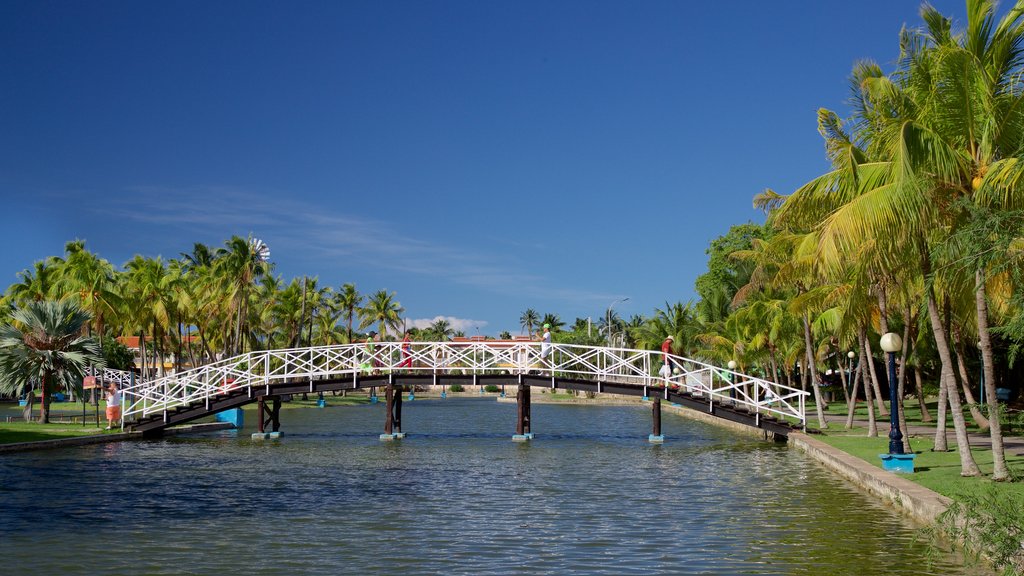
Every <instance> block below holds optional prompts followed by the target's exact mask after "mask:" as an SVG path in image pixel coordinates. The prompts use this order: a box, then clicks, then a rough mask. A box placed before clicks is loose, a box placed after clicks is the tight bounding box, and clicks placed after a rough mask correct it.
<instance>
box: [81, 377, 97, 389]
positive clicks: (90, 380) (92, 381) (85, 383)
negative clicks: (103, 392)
mask: <svg viewBox="0 0 1024 576" xmlns="http://www.w3.org/2000/svg"><path fill="white" fill-rule="evenodd" d="M99 387H100V386H99V384H97V383H96V377H95V376H86V377H85V379H83V380H82V388H84V389H86V390H88V389H90V388H99Z"/></svg>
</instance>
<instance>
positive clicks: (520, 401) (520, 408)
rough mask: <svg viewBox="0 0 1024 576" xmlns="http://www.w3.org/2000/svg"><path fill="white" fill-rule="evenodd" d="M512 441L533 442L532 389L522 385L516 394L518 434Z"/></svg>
mask: <svg viewBox="0 0 1024 576" xmlns="http://www.w3.org/2000/svg"><path fill="white" fill-rule="evenodd" d="M512 439H513V440H515V441H517V442H522V441H524V440H533V432H531V431H530V387H529V386H527V385H526V384H520V385H519V390H518V391H517V392H516V433H515V435H514V436H512Z"/></svg>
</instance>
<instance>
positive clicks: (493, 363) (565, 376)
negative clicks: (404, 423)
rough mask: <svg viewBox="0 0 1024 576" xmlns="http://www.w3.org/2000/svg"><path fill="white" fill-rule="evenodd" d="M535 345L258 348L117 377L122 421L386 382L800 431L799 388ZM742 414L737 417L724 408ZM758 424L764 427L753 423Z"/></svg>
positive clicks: (190, 415)
mask: <svg viewBox="0 0 1024 576" xmlns="http://www.w3.org/2000/svg"><path fill="white" fill-rule="evenodd" d="M541 346H542V344H541V343H539V342H509V341H470V342H412V343H409V344H403V343H402V342H374V343H372V344H369V343H357V344H345V345H336V346H316V347H309V348H292V349H287V350H264V351H254V352H247V353H245V354H241V355H239V356H235V357H232V358H228V359H225V360H220V361H218V362H214V363H211V364H207V365H204V366H200V367H198V368H194V369H191V370H187V371H184V372H180V373H177V374H174V375H169V376H164V377H161V378H156V379H150V380H134V381H125V380H124V378H121V380H120V384H121V386H122V389H123V392H124V408H123V414H124V417H125V419H126V420H128V421H129V427H135V428H139V427H140V426H142V428H141V429H147V428H150V429H151V428H154V427H161V426H169V425H173V424H178V423H182V422H183V421H185V420H193V419H195V418H198V417H202V416H205V415H210V414H213V413H215V412H218V411H220V410H223V409H225V408H227V407H233V406H238V405H242V404H245V403H248V402H253V401H256V399H257V398H259V397H269V396H272V395H278V394H294V393H302V392H310V393H314V392H323V391H326V390H353V389H361V388H362V389H365V388H376V387H383V386H387V385H388V384H394V385H403V386H431V385H432V386H448V385H452V384H455V383H459V384H464V385H478V386H481V387H482V386H484V385H485V384H499V385H502V386H504V385H515V384H526V385H529V386H533V387H538V386H540V387H545V388H551V389H558V388H561V389H570V390H584V391H588V392H595V393H599V394H600V393H614V394H629V395H634V396H643V397H645V398H647V397H657V398H664V399H666V400H669V401H672V402H678V403H681V404H684V405H688V406H690V407H692V408H695V409H701V410H706V411H707V412H710V413H712V414H716V415H722V413H723V412H724V413H725V416H724V417H728V418H729V419H732V420H737V421H743V422H744V423H747V420H749V423H750V424H752V425H755V426H761V425H762V421H763V420H769V421H771V422H773V423H778V424H779V425H782V426H787V427H790V428H805V426H806V410H805V408H806V400H807V397H808V393H807V392H805V391H802V390H799V389H796V388H792V387H789V386H785V385H782V384H778V383H775V382H770V381H768V380H764V379H762V378H758V377H755V376H751V375H747V374H742V373H739V372H735V371H732V370H729V369H725V368H720V367H717V366H713V365H711V364H708V363H705V362H701V361H697V360H692V359H689V358H684V357H681V356H676V355H668V360H669V363H670V369H668V370H666V369H665V368H664V367H663V365H664V364H665V358H666V356H665V355H664V354H663V353H662V352H660V351H652V350H636V349H627V348H609V347H603V346H579V345H569V344H552V345H551V349H550V351H549V353H548V354H547V355H546V356H544V357H542V355H541V350H542V348H541ZM730 413H731V414H733V415H734V416H736V415H740V416H742V415H745V416H744V419H742V420H738V419H737V417H734V416H730V415H729V414H730ZM762 427H763V426H762Z"/></svg>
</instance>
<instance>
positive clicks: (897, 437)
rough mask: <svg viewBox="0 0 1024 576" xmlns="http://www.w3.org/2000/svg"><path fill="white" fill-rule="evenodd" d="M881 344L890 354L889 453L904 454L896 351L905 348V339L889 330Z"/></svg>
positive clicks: (883, 336)
mask: <svg viewBox="0 0 1024 576" xmlns="http://www.w3.org/2000/svg"><path fill="white" fill-rule="evenodd" d="M880 344H881V345H882V350H885V352H886V353H887V354H888V355H889V454H903V434H902V433H901V432H900V422H899V413H900V411H899V404H898V403H897V401H896V351H897V350H902V349H903V339H902V338H900V335H899V334H897V333H895V332H887V333H885V334H883V335H882V340H881V342H880Z"/></svg>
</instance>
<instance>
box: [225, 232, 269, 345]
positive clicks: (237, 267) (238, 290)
mask: <svg viewBox="0 0 1024 576" xmlns="http://www.w3.org/2000/svg"><path fill="white" fill-rule="evenodd" d="M261 246H262V243H260V242H258V241H256V240H254V239H252V238H248V239H246V238H241V237H239V236H232V237H231V239H230V240H228V241H227V242H225V247H224V248H218V249H217V256H216V260H215V261H214V267H215V268H216V270H217V273H218V276H219V278H220V280H221V282H222V283H223V287H224V289H225V293H226V295H227V297H228V300H230V301H231V310H232V313H233V315H234V317H235V329H234V337H233V338H232V340H231V343H232V345H231V346H230V347H229V348H227V349H226V350H225V352H226V353H228V354H231V353H234V354H238V353H241V352H242V350H243V342H242V334H243V333H245V328H246V327H244V326H243V325H242V324H243V322H242V320H243V318H245V317H246V316H247V314H248V310H247V308H248V305H249V296H250V294H251V292H252V287H253V283H254V282H255V281H256V280H257V279H258V278H259V277H261V276H263V275H264V274H266V273H267V272H269V270H270V265H269V264H268V263H267V261H266V260H265V259H264V256H263V254H261V251H260V247H261Z"/></svg>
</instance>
